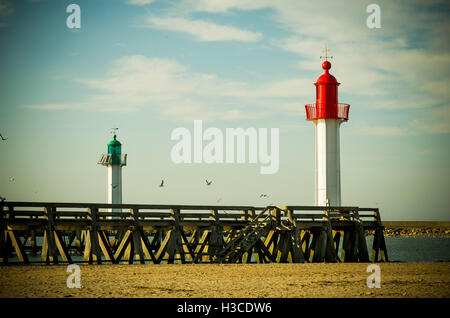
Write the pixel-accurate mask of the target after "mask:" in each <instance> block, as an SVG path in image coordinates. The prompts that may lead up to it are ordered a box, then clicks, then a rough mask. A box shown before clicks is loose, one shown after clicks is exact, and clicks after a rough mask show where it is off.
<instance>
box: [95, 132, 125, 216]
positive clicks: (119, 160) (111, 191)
mask: <svg viewBox="0 0 450 318" xmlns="http://www.w3.org/2000/svg"><path fill="white" fill-rule="evenodd" d="M116 130H117V128H115V129H114V137H113V140H111V141H110V142H109V143H108V153H107V154H102V156H101V157H100V160H99V161H98V162H97V164H101V165H103V166H106V167H107V168H108V178H107V182H108V183H107V189H108V201H107V202H108V203H114V204H121V203H122V167H123V166H126V165H127V155H126V154H122V144H121V143H120V142H119V141H118V140H117V136H116ZM110 212H121V209H111V211H110Z"/></svg>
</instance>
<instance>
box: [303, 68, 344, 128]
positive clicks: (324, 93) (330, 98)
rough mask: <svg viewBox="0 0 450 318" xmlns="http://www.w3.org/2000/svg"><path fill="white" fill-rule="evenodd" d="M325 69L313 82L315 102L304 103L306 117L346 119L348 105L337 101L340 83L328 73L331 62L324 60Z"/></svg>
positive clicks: (312, 118) (308, 118)
mask: <svg viewBox="0 0 450 318" xmlns="http://www.w3.org/2000/svg"><path fill="white" fill-rule="evenodd" d="M322 68H323V70H324V71H325V72H324V73H323V74H322V75H321V76H320V77H319V78H318V79H317V82H316V83H314V85H315V86H316V103H315V104H308V105H305V108H306V119H307V120H315V119H332V118H334V119H341V120H348V111H349V108H350V105H347V104H339V103H338V86H339V85H340V83H338V81H337V80H336V78H335V77H334V76H333V75H331V74H330V73H329V69H330V68H331V63H330V62H329V61H324V62H323V63H322Z"/></svg>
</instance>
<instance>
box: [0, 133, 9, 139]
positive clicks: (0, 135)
mask: <svg viewBox="0 0 450 318" xmlns="http://www.w3.org/2000/svg"><path fill="white" fill-rule="evenodd" d="M0 137H1V138H2V140H6V139H8V138H5V137H3V135H2V134H0Z"/></svg>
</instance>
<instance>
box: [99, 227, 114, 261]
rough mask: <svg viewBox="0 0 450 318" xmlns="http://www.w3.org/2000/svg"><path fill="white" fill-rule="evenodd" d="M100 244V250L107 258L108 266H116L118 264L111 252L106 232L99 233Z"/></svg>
mask: <svg viewBox="0 0 450 318" xmlns="http://www.w3.org/2000/svg"><path fill="white" fill-rule="evenodd" d="M98 244H99V245H100V249H101V250H102V253H103V255H104V256H105V260H106V264H115V263H116V262H115V260H114V255H113V253H112V251H111V247H110V244H109V242H108V238H107V236H106V233H105V232H104V231H98Z"/></svg>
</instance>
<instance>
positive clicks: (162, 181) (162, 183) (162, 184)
mask: <svg viewBox="0 0 450 318" xmlns="http://www.w3.org/2000/svg"><path fill="white" fill-rule="evenodd" d="M159 187H160V188H162V187H164V180H161V184H160V185H159Z"/></svg>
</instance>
